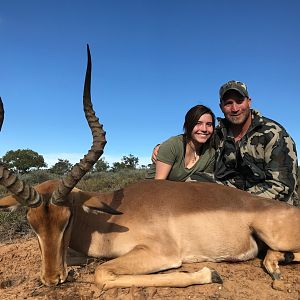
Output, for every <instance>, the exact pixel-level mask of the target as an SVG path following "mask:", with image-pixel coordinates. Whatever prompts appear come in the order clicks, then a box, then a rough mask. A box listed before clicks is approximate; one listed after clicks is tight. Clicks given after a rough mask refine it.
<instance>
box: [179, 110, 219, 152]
mask: <svg viewBox="0 0 300 300" xmlns="http://www.w3.org/2000/svg"><path fill="white" fill-rule="evenodd" d="M204 114H210V115H211V118H212V126H213V129H214V130H215V123H216V117H215V115H214V113H213V112H212V110H211V109H210V108H208V107H207V106H205V105H196V106H194V107H192V108H191V109H190V110H189V111H188V112H187V113H186V115H185V120H184V124H183V133H184V137H185V139H186V140H187V141H189V140H190V139H191V136H192V131H193V129H194V127H195V126H196V125H197V123H198V121H199V118H200V117H201V116H202V115H204ZM208 142H209V148H211V147H212V145H213V142H212V138H211V137H210V139H209V141H208Z"/></svg>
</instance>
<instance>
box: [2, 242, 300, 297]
mask: <svg viewBox="0 0 300 300" xmlns="http://www.w3.org/2000/svg"><path fill="white" fill-rule="evenodd" d="M100 263H101V261H99V260H98V261H97V260H95V261H92V262H91V263H90V264H88V265H86V266H83V267H77V266H76V267H70V273H71V274H72V276H70V279H69V281H68V282H66V283H64V284H62V285H59V286H57V287H51V288H50V287H45V286H42V285H41V283H40V281H39V269H40V265H41V261H40V256H39V249H38V243H37V240H36V238H34V237H29V238H28V237H27V238H21V239H18V240H15V241H13V242H10V243H0V299H51V300H54V299H72V300H77V299H126V300H127V299H138V300H140V299H260V300H263V299H268V300H269V299H281V300H283V299H300V264H290V265H286V266H281V272H282V275H283V280H282V281H280V282H275V283H273V282H272V280H271V278H270V276H269V275H268V274H267V273H266V272H265V271H264V269H263V268H262V267H261V260H260V259H255V260H252V261H249V262H244V263H195V264H185V265H184V266H183V267H182V268H180V269H178V270H179V271H188V272H191V271H197V270H199V269H201V268H202V267H204V266H208V267H211V268H214V269H215V270H217V271H218V272H219V274H220V275H221V276H222V278H223V280H224V283H223V284H207V285H197V286H190V287H187V288H153V287H151V288H136V287H132V288H126V289H124V288H122V289H121V288H119V289H111V290H108V291H105V292H103V291H100V290H98V289H97V288H96V286H95V285H94V284H93V273H94V270H95V267H96V266H97V265H99V264H100ZM168 272H172V271H171V270H170V271H168Z"/></svg>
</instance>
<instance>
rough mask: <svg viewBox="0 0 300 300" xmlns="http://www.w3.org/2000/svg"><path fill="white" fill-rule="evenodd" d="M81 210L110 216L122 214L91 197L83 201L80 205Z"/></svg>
mask: <svg viewBox="0 0 300 300" xmlns="http://www.w3.org/2000/svg"><path fill="white" fill-rule="evenodd" d="M82 208H83V210H84V211H85V212H87V213H94V214H99V213H107V214H110V215H122V214H123V213H122V212H119V211H117V210H115V209H114V208H112V207H110V206H109V205H107V204H106V203H104V202H102V201H100V200H99V199H98V198H97V197H92V198H90V199H89V200H87V201H85V202H84V203H83V205H82Z"/></svg>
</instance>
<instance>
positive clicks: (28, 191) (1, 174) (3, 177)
mask: <svg viewBox="0 0 300 300" xmlns="http://www.w3.org/2000/svg"><path fill="white" fill-rule="evenodd" d="M3 120H4V109H3V102H2V99H1V98H0V130H1V127H2V123H3ZM0 184H1V185H3V186H5V187H6V188H7V189H8V190H9V191H10V192H11V193H13V194H14V195H16V196H17V199H16V200H17V201H18V202H19V203H21V204H22V205H24V206H29V207H37V206H39V205H40V204H41V203H42V201H43V198H42V196H41V195H40V194H39V193H38V192H37V191H36V190H35V189H34V188H33V187H31V186H30V185H28V184H27V183H25V182H24V181H23V180H21V179H19V178H18V177H17V176H16V175H15V174H14V173H13V172H12V171H11V170H9V169H8V168H6V167H5V166H4V165H2V164H1V165H0Z"/></svg>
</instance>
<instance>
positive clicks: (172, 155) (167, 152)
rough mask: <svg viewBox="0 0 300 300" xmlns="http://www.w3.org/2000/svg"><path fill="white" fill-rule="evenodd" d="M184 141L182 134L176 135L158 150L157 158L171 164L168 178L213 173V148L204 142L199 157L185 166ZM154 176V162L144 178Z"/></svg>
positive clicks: (182, 177) (184, 178) (178, 178)
mask: <svg viewBox="0 0 300 300" xmlns="http://www.w3.org/2000/svg"><path fill="white" fill-rule="evenodd" d="M184 156H185V142H184V138H183V135H182V134H181V135H177V136H173V137H171V138H169V139H168V140H166V141H165V142H163V143H162V144H161V145H160V147H159V150H158V154H157V160H159V161H161V162H164V163H166V164H168V165H172V169H171V171H170V173H169V176H168V178H167V179H168V180H174V181H185V180H187V179H188V178H189V177H190V176H191V175H194V174H195V175H196V174H197V173H202V172H205V173H213V172H214V164H215V150H214V149H209V148H208V144H204V145H203V147H202V150H201V153H200V159H199V160H198V161H197V162H196V163H195V164H194V166H192V167H191V168H189V169H188V168H186V167H185V162H184ZM154 177H155V164H153V165H151V167H150V169H149V170H148V173H147V176H146V178H149V179H150V178H154Z"/></svg>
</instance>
